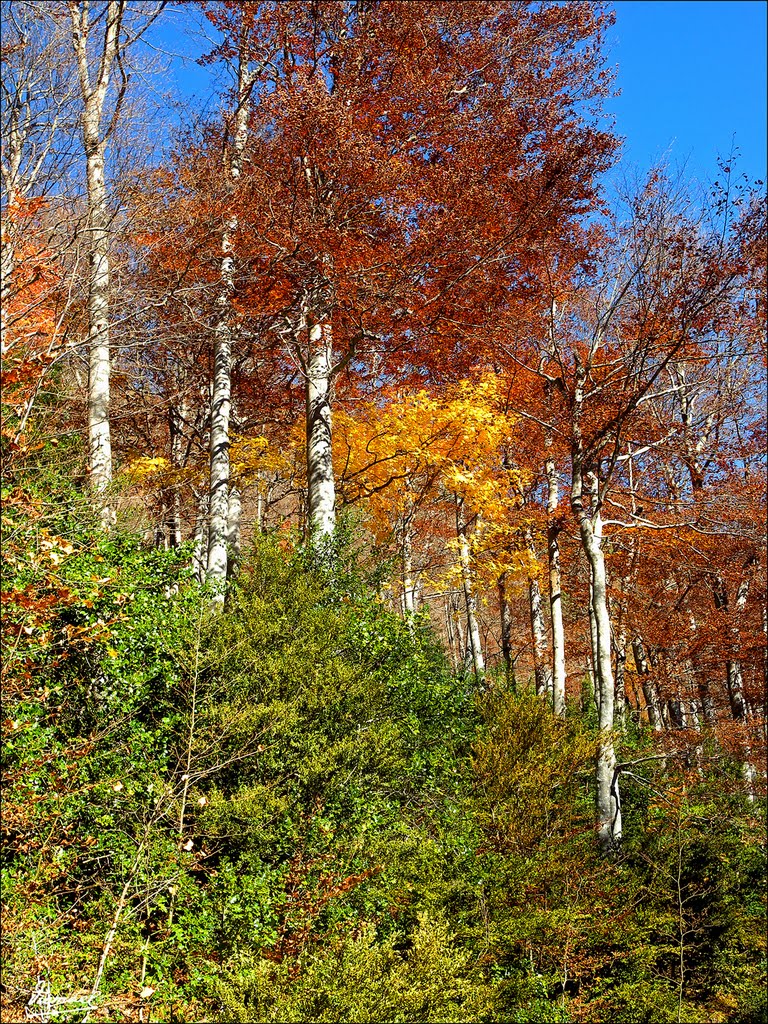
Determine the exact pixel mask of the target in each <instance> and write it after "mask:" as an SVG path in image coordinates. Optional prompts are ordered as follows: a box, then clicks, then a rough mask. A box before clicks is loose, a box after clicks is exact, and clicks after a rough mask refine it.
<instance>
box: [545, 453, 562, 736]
mask: <svg viewBox="0 0 768 1024" xmlns="http://www.w3.org/2000/svg"><path fill="white" fill-rule="evenodd" d="M544 471H545V474H546V477H547V558H548V562H549V609H550V614H551V617H552V706H553V710H554V712H555V714H556V715H558V716H560V717H562V716H563V715H565V630H564V628H563V603H562V584H561V573H560V524H559V522H558V520H557V505H558V501H559V489H558V481H557V467H556V466H555V460H554V459H552V458H548V459H547V460H546V462H545V464H544Z"/></svg>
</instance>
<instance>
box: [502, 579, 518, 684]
mask: <svg viewBox="0 0 768 1024" xmlns="http://www.w3.org/2000/svg"><path fill="white" fill-rule="evenodd" d="M498 591H499V616H500V619H501V656H502V658H503V659H504V676H505V679H506V683H507V686H508V687H511V688H512V689H514V680H515V673H514V666H513V664H512V614H511V612H510V610H509V601H508V600H507V574H506V573H505V572H503V573H502V574H501V576H499V582H498Z"/></svg>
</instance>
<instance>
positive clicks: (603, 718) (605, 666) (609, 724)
mask: <svg viewBox="0 0 768 1024" xmlns="http://www.w3.org/2000/svg"><path fill="white" fill-rule="evenodd" d="M576 398H577V403H578V399H579V392H578V389H577V395H576ZM577 431H578V422H577V424H576V430H575V431H574V433H576V434H577ZM572 458H573V474H572V475H573V485H572V489H571V507H572V509H573V512H574V515H575V516H576V519H577V521H578V523H579V533H580V536H581V543H582V546H583V548H584V552H585V554H586V556H587V558H588V560H589V565H590V570H591V574H590V575H591V581H592V588H591V589H592V601H591V604H592V613H593V616H594V629H595V641H596V644H595V646H596V651H595V656H596V664H595V674H596V677H597V680H596V682H597V689H598V691H599V695H600V705H599V711H598V727H599V730H600V734H599V739H598V748H597V763H596V771H595V782H596V798H597V800H596V802H597V819H598V822H597V824H598V838H599V841H600V846H601V848H602V850H603V852H604V853H609V852H611V851H614V850H615V849H616V848H617V847H618V845H619V843H620V842H621V800H620V796H619V779H618V773H617V771H616V752H615V750H614V744H613V727H614V693H615V685H614V678H613V667H612V665H611V623H610V619H609V616H608V590H607V581H606V573H605V557H604V554H603V548H602V520H601V517H600V508H599V494H598V481H597V478H596V476H595V475H594V474H593V473H585V471H584V468H583V466H582V453H581V449H580V447H579V443H578V435H577V440H576V443H575V445H574V451H573V456H572ZM585 491H586V498H587V502H586V503H585V493H584V492H585Z"/></svg>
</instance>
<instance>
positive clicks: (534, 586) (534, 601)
mask: <svg viewBox="0 0 768 1024" xmlns="http://www.w3.org/2000/svg"><path fill="white" fill-rule="evenodd" d="M532 544H533V542H532V540H531V546H532ZM528 606H529V609H530V613H531V640H532V643H533V671H534V677H535V680H536V695H537V696H538V697H546V696H547V694H548V693H549V690H550V681H551V678H552V677H551V674H550V670H549V666H548V665H547V627H546V624H545V622H544V612H543V610H542V607H541V589H540V588H539V581H538V580H536V579H532V580H529V581H528Z"/></svg>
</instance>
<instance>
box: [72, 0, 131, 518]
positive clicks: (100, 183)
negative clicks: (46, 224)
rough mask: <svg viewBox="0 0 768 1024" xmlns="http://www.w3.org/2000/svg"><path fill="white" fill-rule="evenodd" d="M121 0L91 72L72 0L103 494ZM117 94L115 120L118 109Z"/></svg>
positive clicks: (94, 427) (83, 10) (108, 471)
mask: <svg viewBox="0 0 768 1024" xmlns="http://www.w3.org/2000/svg"><path fill="white" fill-rule="evenodd" d="M124 9H125V2H124V0H109V3H108V4H107V7H106V11H105V15H106V21H105V24H104V29H103V32H104V36H103V45H102V47H101V56H100V59H99V62H98V67H97V68H96V71H95V74H93V75H92V73H91V69H90V67H89V54H88V36H89V34H90V31H91V29H92V27H93V24H92V23H91V21H90V14H89V9H88V5H87V4H82V5H79V4H70V18H71V22H72V42H73V46H74V50H75V57H76V60H77V69H78V76H79V79H80V89H81V94H82V101H83V110H82V129H83V146H84V149H85V158H86V190H87V196H88V249H89V253H90V268H89V280H88V350H89V357H88V461H89V474H90V484H91V488H92V489H93V491H94V492H95V493H96V494H97V495H103V494H104V492H105V491H106V490H107V488H108V487H109V485H110V483H111V481H112V441H111V436H110V425H109V398H110V395H109V389H110V351H109V278H110V222H109V209H108V205H107V187H106V182H105V179H104V158H105V150H106V143H107V138H108V136H109V129H108V130H107V131H103V130H102V117H103V115H104V101H105V99H106V96H107V90H108V88H109V82H110V76H111V72H112V66H113V63H114V61H115V58H116V56H117V54H118V51H119V48H120V45H121V44H120V26H121V21H122V17H123V13H124ZM121 97H122V93H121V94H120V97H119V98H118V101H117V105H116V108H115V112H114V115H113V124H114V121H115V119H116V117H117V114H118V112H119V108H120V99H121ZM101 521H102V525H103V527H104V528H106V529H108V528H109V527H110V525H112V524H113V522H114V513H113V511H112V509H111V508H110V507H109V505H108V503H107V502H106V500H104V499H103V500H102V503H101Z"/></svg>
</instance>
